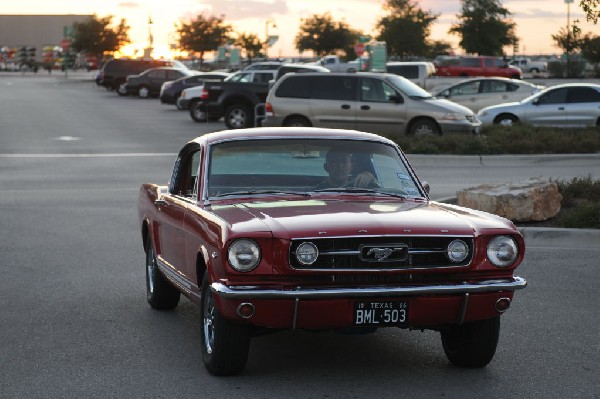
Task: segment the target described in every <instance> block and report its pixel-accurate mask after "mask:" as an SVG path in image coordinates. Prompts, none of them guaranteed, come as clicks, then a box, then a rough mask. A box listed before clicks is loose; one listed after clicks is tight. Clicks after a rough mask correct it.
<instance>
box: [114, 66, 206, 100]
mask: <svg viewBox="0 0 600 399" xmlns="http://www.w3.org/2000/svg"><path fill="white" fill-rule="evenodd" d="M196 73H197V72H195V71H192V70H190V69H178V68H172V67H160V68H150V69H147V70H145V71H144V72H142V73H140V74H139V75H129V76H127V79H126V80H125V84H124V85H123V87H122V89H119V90H118V93H119V94H120V95H130V94H137V96H138V97H140V98H148V97H157V96H158V95H159V94H160V89H161V87H162V85H163V83H165V82H168V81H171V80H176V79H179V78H182V77H184V76H193V75H195V74H196Z"/></svg>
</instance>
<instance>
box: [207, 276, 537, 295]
mask: <svg viewBox="0 0 600 399" xmlns="http://www.w3.org/2000/svg"><path fill="white" fill-rule="evenodd" d="M526 286H527V281H525V279H523V278H521V277H513V278H511V279H501V280H484V281H480V282H477V283H466V282H465V283H463V284H445V285H423V286H404V287H389V286H385V287H384V286H376V287H341V288H303V287H296V288H295V289H291V290H272V289H262V288H260V287H258V286H226V285H224V284H222V283H219V282H214V283H212V284H211V290H212V292H213V293H215V294H216V295H219V296H220V297H222V298H227V299H259V298H271V299H295V298H363V297H397V296H419V295H453V294H467V293H468V294H472V293H480V292H501V291H516V290H520V289H523V288H525V287H526Z"/></svg>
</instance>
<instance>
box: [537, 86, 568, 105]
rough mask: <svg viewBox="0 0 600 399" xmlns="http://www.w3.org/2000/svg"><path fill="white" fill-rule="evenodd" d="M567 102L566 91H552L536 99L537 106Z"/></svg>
mask: <svg viewBox="0 0 600 399" xmlns="http://www.w3.org/2000/svg"><path fill="white" fill-rule="evenodd" d="M566 102H567V89H556V90H552V91H550V92H548V93H546V94H544V95H543V96H541V97H540V98H539V99H538V104H564V103H566Z"/></svg>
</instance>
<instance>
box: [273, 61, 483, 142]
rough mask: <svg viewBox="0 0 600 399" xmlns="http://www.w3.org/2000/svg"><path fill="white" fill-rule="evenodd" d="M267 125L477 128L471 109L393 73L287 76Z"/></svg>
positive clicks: (394, 130) (415, 130)
mask: <svg viewBox="0 0 600 399" xmlns="http://www.w3.org/2000/svg"><path fill="white" fill-rule="evenodd" d="M265 108H266V118H265V119H264V120H263V121H262V126H315V127H328V128H344V129H358V130H364V131H369V132H373V133H382V134H392V135H393V134H409V135H421V134H443V133H454V132H461V133H478V131H479V126H480V122H479V121H478V120H477V119H476V118H475V114H474V113H473V111H471V110H470V109H468V108H466V107H463V106H462V105H459V104H455V103H453V102H450V101H448V100H444V99H437V98H434V97H432V96H431V94H430V93H428V92H426V91H425V90H423V89H422V88H420V87H419V86H417V85H415V84H414V83H412V82H411V81H409V80H407V79H405V78H403V77H401V76H398V75H394V74H387V73H385V74H383V73H374V72H365V73H360V74H347V73H327V74H325V73H303V74H289V75H285V76H283V77H282V78H281V79H280V80H279V81H278V82H276V83H275V85H273V88H272V89H271V91H270V92H269V95H268V96H267V102H266V105H265Z"/></svg>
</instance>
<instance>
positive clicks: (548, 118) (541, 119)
mask: <svg viewBox="0 0 600 399" xmlns="http://www.w3.org/2000/svg"><path fill="white" fill-rule="evenodd" d="M524 105H525V104H524ZM566 106H567V88H566V87H561V88H557V89H554V90H549V91H547V92H545V93H544V94H542V95H541V96H539V97H537V98H536V99H535V100H533V101H532V102H529V103H527V104H526V105H525V107H526V108H525V110H524V111H525V112H524V117H525V118H524V119H525V120H524V122H526V123H530V124H532V125H535V126H555V127H562V126H564V125H565V123H566Z"/></svg>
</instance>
